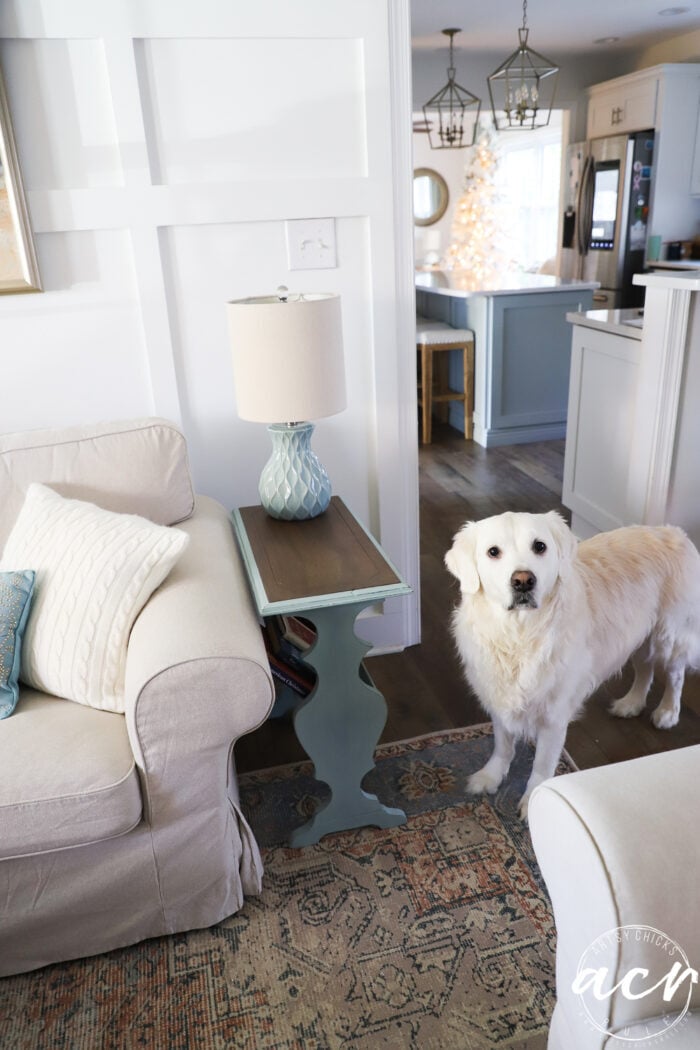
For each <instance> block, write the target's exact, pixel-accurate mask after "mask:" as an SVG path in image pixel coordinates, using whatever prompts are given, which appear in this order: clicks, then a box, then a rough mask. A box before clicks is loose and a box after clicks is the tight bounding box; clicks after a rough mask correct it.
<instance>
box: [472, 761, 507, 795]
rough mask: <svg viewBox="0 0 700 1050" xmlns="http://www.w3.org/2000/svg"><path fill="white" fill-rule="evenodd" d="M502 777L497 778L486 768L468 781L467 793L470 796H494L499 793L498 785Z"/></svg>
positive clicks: (474, 774) (473, 774)
mask: <svg viewBox="0 0 700 1050" xmlns="http://www.w3.org/2000/svg"><path fill="white" fill-rule="evenodd" d="M502 779H503V778H502V777H497V776H495V774H493V773H491V772H490V771H489V770H487V769H486V768H485V767H484V769H480V770H479V772H478V773H472V775H471V776H470V777H469V780H468V781H467V791H468V792H469V794H470V795H484V794H486V795H494V794H495V793H496V791H498V785H499V784H500V783H501V780H502Z"/></svg>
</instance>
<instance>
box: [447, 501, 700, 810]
mask: <svg viewBox="0 0 700 1050" xmlns="http://www.w3.org/2000/svg"><path fill="white" fill-rule="evenodd" d="M445 563H446V565H447V568H448V569H449V570H450V572H451V573H452V574H453V575H454V576H456V577H457V579H458V580H459V583H460V587H461V592H462V594H461V600H460V603H459V605H458V606H457V608H456V609H455V612H454V614H453V619H452V630H453V633H454V637H455V640H456V643H457V648H458V650H459V654H460V656H461V659H462V662H463V664H464V671H465V674H466V677H467V680H468V681H469V683H470V685H471V686H472V688H473V689H474V691H475V692H476V694H477V696H478V697H479V699H480V701H481V703H482V704H483V706H484V707H485V709H486V710H487V712H488V713H489V715H490V716H491V718H492V720H493V727H494V751H493V754H492V756H491V758H490V759H489V761H488V762H487V763H486V765H485V766H484V767H483V769H481V770H479V771H478V772H477V773H475V774H474V775H473V776H472V777H470V780H469V784H468V790H469V791H470V792H471V793H474V794H477V793H481V792H484V791H486V792H494V791H496V789H497V788H498V786H499V784H500V783H501V781H502V780H503V778H504V777H505V775H506V773H507V772H508V769H509V767H510V763H511V761H512V758H513V752H514V748H515V741H516V739H518V738H519V737H526V738H528V739H530V740H533V741H535V743H536V749H535V760H534V763H533V769H532V774H531V776H530V779H529V781H528V784H527V789H526V791H525V794H524V795H523V798H522V800H521V804H520V812H521V816H523V817H526V815H527V803H528V799H529V797H530V794H531V793H532V791H533V790H534V788H535V787H536V786H537V785H538V784H539V783H540V782H541V781H543V780H545V779H547V777H550V776H552V775H553V774H554V770H555V768H556V764H557V762H558V760H559V756H560V754H561V750H562V747H563V746H564V739H565V736H566V729H567V726H568V724H569V722H570V721H571V720H572V719H574V718H576V716H577V715H578V713H579V711H580V710H581V707H582V706H583V703H584V701H585V700H586V698H587V697H588V696H590V694H591V693H592V692H593V691H594V690H595V689H596V688H597V687H598V686H599V685H600V684H601V683H602V682H604V681H605V680H606V679H607V678H609V677H610V676H611V675H613V674H615V673H616V672H617V671H619V670H620V669H621V668H622V666H623V665H624V664H625V662H626V661H627V660H628V659H629V658H630V657H632V660H633V665H634V670H635V678H634V682H633V685H632V688H631V689H630V691H629V692H628V693H627V695H626V696H624V697H622V699H620V700H618V701H616V703H615V704H613V706H612V709H611V710H612V712H613V714H615V715H619V716H620V717H623V718H629V717H632V716H634V715H638V714H639V713H640V712H641V711H642V710H643V708H644V706H645V703H646V697H647V693H648V691H649V687H650V686H651V682H652V679H653V676H654V670H655V668H658V669H662V670H663V671H664V673H665V677H666V687H665V691H664V694H663V697H662V699H661V702H660V703H659V705H658V706H657V707H656V708H655V710H654V712H653V714H652V720H653V722H654V725H656V726H657V727H658V728H660V729H666V728H669V727H671V726H674V725H675V724H676V722H677V721H678V716H679V712H680V697H681V690H682V687H683V680H684V675H685V671H686V668H692V669H695V670H697V669H698V668H700V555H698V552H697V550H696V549H695V547H694V546H693V544H692V543H691V542H690V540H689V539H688V538H687V536H686V535H685V533H684V532H682V530H681V529H677V528H674V527H671V526H660V527H654V528H652V527H647V526H641V525H639V526H632V527H630V528H623V529H615V530H614V531H612V532H606V533H600V534H599V535H597V536H594V537H593V538H592V539H589V540H584V541H582V542H581V543H577V541H576V540H575V538H574V536H573V535H572V533H571V531H570V530H569V528H568V526H567V525H566V523H565V522H564V520H563V519H562V518H561V517H560V516H559V515H558V514H557V513H556V512H554V511H551V512H550V513H548V514H520V513H506V514H500V515H497V516H495V517H492V518H485V519H483V520H482V521H476V522H467V524H466V525H465V526H464V527H463V528H462V529H461V531H460V532H459V533H458V534H457V535H456V536H455V538H454V544H453V546H452V548H451V549H450V550H449V551H448V552H447V554H446V555H445ZM514 574H516V575H515V576H514ZM514 583H515V585H516V588H518V589H514V586H513V584H514Z"/></svg>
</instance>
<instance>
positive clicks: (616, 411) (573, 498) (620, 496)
mask: <svg viewBox="0 0 700 1050" xmlns="http://www.w3.org/2000/svg"><path fill="white" fill-rule="evenodd" d="M640 350H641V342H640V341H639V340H638V339H633V338H630V339H626V338H625V337H624V336H622V335H616V334H613V333H610V332H603V331H600V330H598V329H594V328H584V327H583V326H582V325H575V326H574V330H573V338H572V347H571V380H570V385H569V414H568V424H567V431H566V449H565V453H564V485H563V495H562V502H563V504H564V506H565V507H568V508H569V509H570V510H571V511H573V512H574V514H577V515H579V516H580V517H581V518H582V519H584V521H585V522H586V523H587V524H588V525H589V526H591V527H592V528H591V529H590V531H591V532H594V531H596V530H605V529H615V528H618V526H620V525H626V524H629V522H628V514H627V480H628V477H629V466H630V460H631V456H632V447H631V441H632V433H633V414H634V402H635V394H636V389H637V374H638V371H639V355H640Z"/></svg>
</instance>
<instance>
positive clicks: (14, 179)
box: [0, 73, 42, 295]
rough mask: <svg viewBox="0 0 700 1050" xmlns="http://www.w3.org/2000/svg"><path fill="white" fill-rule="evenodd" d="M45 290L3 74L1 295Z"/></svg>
mask: <svg viewBox="0 0 700 1050" xmlns="http://www.w3.org/2000/svg"><path fill="white" fill-rule="evenodd" d="M41 290H42V287H41V279H40V277H39V266H38V263H37V259H36V252H35V250H34V241H33V240H32V227H31V223H30V221H29V211H28V210H27V202H26V199H25V196H24V190H23V188H22V177H21V175H20V170H19V160H18V157H17V147H16V145H15V138H14V134H13V132H12V120H11V119H10V110H9V107H8V105H7V95H6V94H5V87H4V84H3V81H2V74H1V73H0V295H16V294H17V293H18V292H40V291H41Z"/></svg>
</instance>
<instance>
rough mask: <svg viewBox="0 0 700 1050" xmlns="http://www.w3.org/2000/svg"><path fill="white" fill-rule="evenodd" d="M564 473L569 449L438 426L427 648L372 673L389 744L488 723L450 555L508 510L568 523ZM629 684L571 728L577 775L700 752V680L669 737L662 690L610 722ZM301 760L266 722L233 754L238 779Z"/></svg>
mask: <svg viewBox="0 0 700 1050" xmlns="http://www.w3.org/2000/svg"><path fill="white" fill-rule="evenodd" d="M563 463H564V442H563V441H548V442H541V443H536V444H530V445H512V446H508V447H504V448H496V449H488V450H487V449H484V448H482V447H481V446H480V445H477V444H475V443H474V442H472V441H465V440H464V438H463V437H461V435H460V434H459V433H458V432H457V431H455V430H453V429H452V428H450V427H448V426H444V425H440V424H435V425H434V434H433V443H432V444H431V445H429V446H423V447H421V450H420V518H421V554H420V557H421V589H422V595H421V597H422V602H421V607H422V642H421V644H420V645H417V646H413V647H412V648H410V649H407V650H406V651H405V652H403V653H399V654H395V655H391V656H378V657H373V658H372V659H371V660H370V661H369V663H368V668H369V670H370V673H371V674H372V677H373V678H374V681H375V683H376V686H377V688H378V689H379V690H380V691H381V692H382V693H383V694H384V697H385V699H386V701H387V707H388V717H387V723H386V727H385V729H384V733H383V734H382V737H381V742H382V743H384V742H389V741H394V740H404V739H406V738H408V737H412V736H418V735H421V734H423V733H431V732H435V731H439V730H442V729H451V728H456V727H459V726H466V725H474V724H476V723H479V722H484V721H486V720H487V719H486V715H485V714H484V712H483V710H482V708H481V707H480V705H479V703H478V702H477V700H476V699H475V697H474V696H473V695H472V694H471V692H470V690H469V688H468V687H467V685H466V683H465V682H464V679H463V677H462V673H461V670H460V667H459V663H458V660H457V658H456V655H455V652H454V648H453V644H452V640H451V638H450V635H449V631H448V622H449V618H450V613H451V611H452V609H453V607H454V605H455V602H456V601H457V598H458V589H457V583H456V581H455V580H453V578H452V577H451V576H450V574H449V573H448V572H447V570H446V569H445V568H444V564H443V558H444V554H445V551H446V550H447V549H448V547H449V546H450V545H451V542H452V537H453V535H454V533H455V532H456V531H457V530H458V529H459V527H460V526H461V525H462V524H463V523H464V522H465V521H467V520H470V519H476V518H483V517H487V516H489V515H491V514H499V513H501V512H502V511H505V510H527V511H532V512H540V511H547V510H558V511H560V513H562V514H564V515H565V516H567V512H566V509H565V508H564V507H563V506H562V504H561V483H562V473H563ZM629 682H630V676H629V674H628V672H627V671H625V672H623V674H622V676H621V677H620V678H619V679H616V680H613V681H611V682H608V683H606V684H605V686H603V688H601V689H600V690H599V691H598V692H597V693H596V694H595V695H594V696H593V697H591V699H590V700H589V701H588V704H587V705H586V709H585V711H584V714H583V715H582V717H581V718H580V719H579V720H578V721H577V722H576V723H573V724H572V725H571V726H570V727H569V733H568V736H567V744H566V746H567V749H568V751H569V754H570V755H571V757H572V758H573V759H574V761H575V762H576V764H577V765H578V766H579V767H580V768H588V767H590V766H597V765H603V764H606V763H608V762H619V761H622V760H625V759H628V758H634V757H637V756H639V755H644V754H652V753H654V752H657V751H663V750H667V749H671V748H676V747H684V746H686V745H688V744H695V743H700V678H698V677H697V676H693V677H689V678H688V679H687V681H686V686H685V689H684V694H683V699H684V703H683V707H682V713H681V718H680V722H679V724H678V726H676V727H675V728H674V729H671V730H659V729H655V728H654V727H653V726H652V724H651V722H650V721H649V711H650V710H651V708H652V707H653V706H654V703H656V702H658V699H659V695H660V689H659V687H658V686H657V685H655V686H654V688H653V690H652V695H651V700H650V702H649V705H648V707H647V711H646V713H645V714H643V715H641V716H640V717H639V718H635V719H630V720H623V719H617V718H613V717H612V716H611V715H610V714H608V711H607V708H608V706H609V704H610V701H611V699H614V698H615V697H616V696H619V695H622V693H624V692H625V691H626V689H627V688H628V685H629ZM303 757H304V752H303V750H302V749H301V746H300V745H299V743H298V742H297V740H296V737H295V735H294V730H293V727H292V725H291V723H290V722H289V721H285V720H274V721H268V722H266V723H265V724H264V725H263V726H261V727H260V729H258V730H256V731H255V732H254V733H250V734H249V735H248V736H246V737H243V738H241V740H239V741H238V743H237V744H236V763H237V766H238V769H239V771H241V772H243V771H246V770H252V769H262V768H266V767H268V766H274V765H279V764H281V763H284V762H291V761H296V760H297V759H299V758H303Z"/></svg>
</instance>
